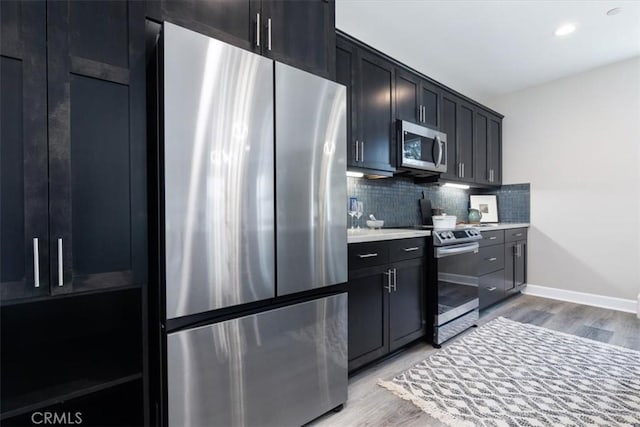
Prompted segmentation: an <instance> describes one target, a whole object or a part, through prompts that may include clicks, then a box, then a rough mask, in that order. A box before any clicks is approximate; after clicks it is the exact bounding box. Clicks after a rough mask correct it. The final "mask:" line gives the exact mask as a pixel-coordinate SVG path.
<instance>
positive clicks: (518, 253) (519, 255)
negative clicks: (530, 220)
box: [516, 245, 522, 258]
mask: <svg viewBox="0 0 640 427" xmlns="http://www.w3.org/2000/svg"><path fill="white" fill-rule="evenodd" d="M516 256H517V257H518V258H520V257H521V256H522V245H516Z"/></svg>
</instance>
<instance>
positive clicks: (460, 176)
mask: <svg viewBox="0 0 640 427" xmlns="http://www.w3.org/2000/svg"><path fill="white" fill-rule="evenodd" d="M475 125H476V117H475V108H474V106H473V105H471V104H469V103H467V102H465V101H462V100H461V99H460V98H459V97H457V96H455V95H453V94H452V93H450V92H447V91H443V92H442V101H441V114H440V130H441V131H442V132H444V133H446V134H447V171H446V172H445V173H443V174H442V175H441V176H440V178H441V179H445V180H451V181H462V182H468V183H472V182H474V175H475V166H474V157H475V152H476V146H475V141H476V133H475Z"/></svg>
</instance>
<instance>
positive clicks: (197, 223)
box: [160, 23, 347, 426]
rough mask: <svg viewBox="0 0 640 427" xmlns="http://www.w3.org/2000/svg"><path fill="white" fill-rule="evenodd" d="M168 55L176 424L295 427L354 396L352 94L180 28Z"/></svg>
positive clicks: (169, 30) (167, 231)
mask: <svg viewBox="0 0 640 427" xmlns="http://www.w3.org/2000/svg"><path fill="white" fill-rule="evenodd" d="M161 51H162V54H161V56H162V61H161V64H162V66H161V70H162V73H161V75H162V78H161V80H162V82H163V83H162V99H163V101H162V104H163V120H162V131H163V138H162V140H163V144H162V149H161V150H160V151H161V157H162V161H161V163H162V165H163V167H162V168H161V169H162V171H161V172H162V173H161V176H162V177H163V186H162V191H163V194H164V197H161V199H162V200H163V203H164V206H162V207H161V209H162V211H163V217H164V263H163V264H164V275H163V280H162V282H163V285H164V289H165V298H164V302H165V306H164V309H165V311H166V316H165V320H166V324H167V333H166V381H165V384H166V402H167V403H166V405H167V408H166V410H167V419H168V423H167V424H168V425H171V426H204V425H224V426H227V425H274V426H275V425H277V426H284V425H301V424H303V423H306V422H308V421H310V420H312V419H313V418H315V417H317V416H319V415H321V414H322V413H324V412H326V411H328V410H331V409H333V408H335V407H337V406H339V405H341V404H342V403H344V402H345V401H346V399H347V296H346V293H344V292H342V293H340V292H337V291H335V292H332V291H331V289H335V286H334V287H333V288H331V287H332V286H333V285H337V284H340V283H344V282H346V281H347V238H346V235H347V231H346V215H345V206H346V201H347V195H346V179H345V171H346V88H345V87H344V86H341V85H339V84H336V83H334V82H331V81H328V80H326V79H322V78H320V77H317V76H314V75H312V74H309V73H306V72H303V71H300V70H297V69H295V68H293V67H289V66H287V65H284V64H280V63H277V62H274V61H272V60H270V59H267V58H264V57H261V56H259V55H256V54H253V53H251V52H248V51H245V50H242V49H239V48H235V47H232V46H230V45H228V44H226V43H223V42H220V41H218V40H215V39H212V38H209V37H206V36H204V35H201V34H198V33H196V32H193V31H190V30H186V29H184V28H181V27H178V26H176V25H173V24H170V23H165V24H164V28H163V35H162V49H161ZM325 288H326V289H327V292H326V293H322V292H318V290H319V289H320V290H322V289H325ZM314 291H315V292H314ZM285 296H286V297H285ZM283 297H284V298H283ZM234 308H237V314H234ZM218 313H224V316H225V317H224V320H222V321H218V319H220V317H219V316H218ZM191 319H192V320H191ZM207 319H209V320H207Z"/></svg>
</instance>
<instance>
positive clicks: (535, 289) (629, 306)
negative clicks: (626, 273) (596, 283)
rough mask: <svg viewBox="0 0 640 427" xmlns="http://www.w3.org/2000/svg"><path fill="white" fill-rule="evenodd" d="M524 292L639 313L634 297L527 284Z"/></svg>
mask: <svg viewBox="0 0 640 427" xmlns="http://www.w3.org/2000/svg"><path fill="white" fill-rule="evenodd" d="M522 293H523V294H526V295H533V296H536V297H543V298H551V299H555V300H560V301H567V302H574V303H576V304H584V305H591V306H594V307H601V308H608V309H610V310H616V311H624V312H626V313H634V314H638V315H639V316H640V313H638V311H637V309H638V302H637V301H635V300H632V299H624V298H614V297H606V296H603V295H597V294H588V293H585V292H576V291H567V290H565V289H558V288H549V287H546V286H538V285H531V284H527V286H526V287H525V288H524V289H523V290H522Z"/></svg>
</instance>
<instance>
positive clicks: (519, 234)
mask: <svg viewBox="0 0 640 427" xmlns="http://www.w3.org/2000/svg"><path fill="white" fill-rule="evenodd" d="M514 236H516V237H520V236H522V233H515V234H514Z"/></svg>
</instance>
